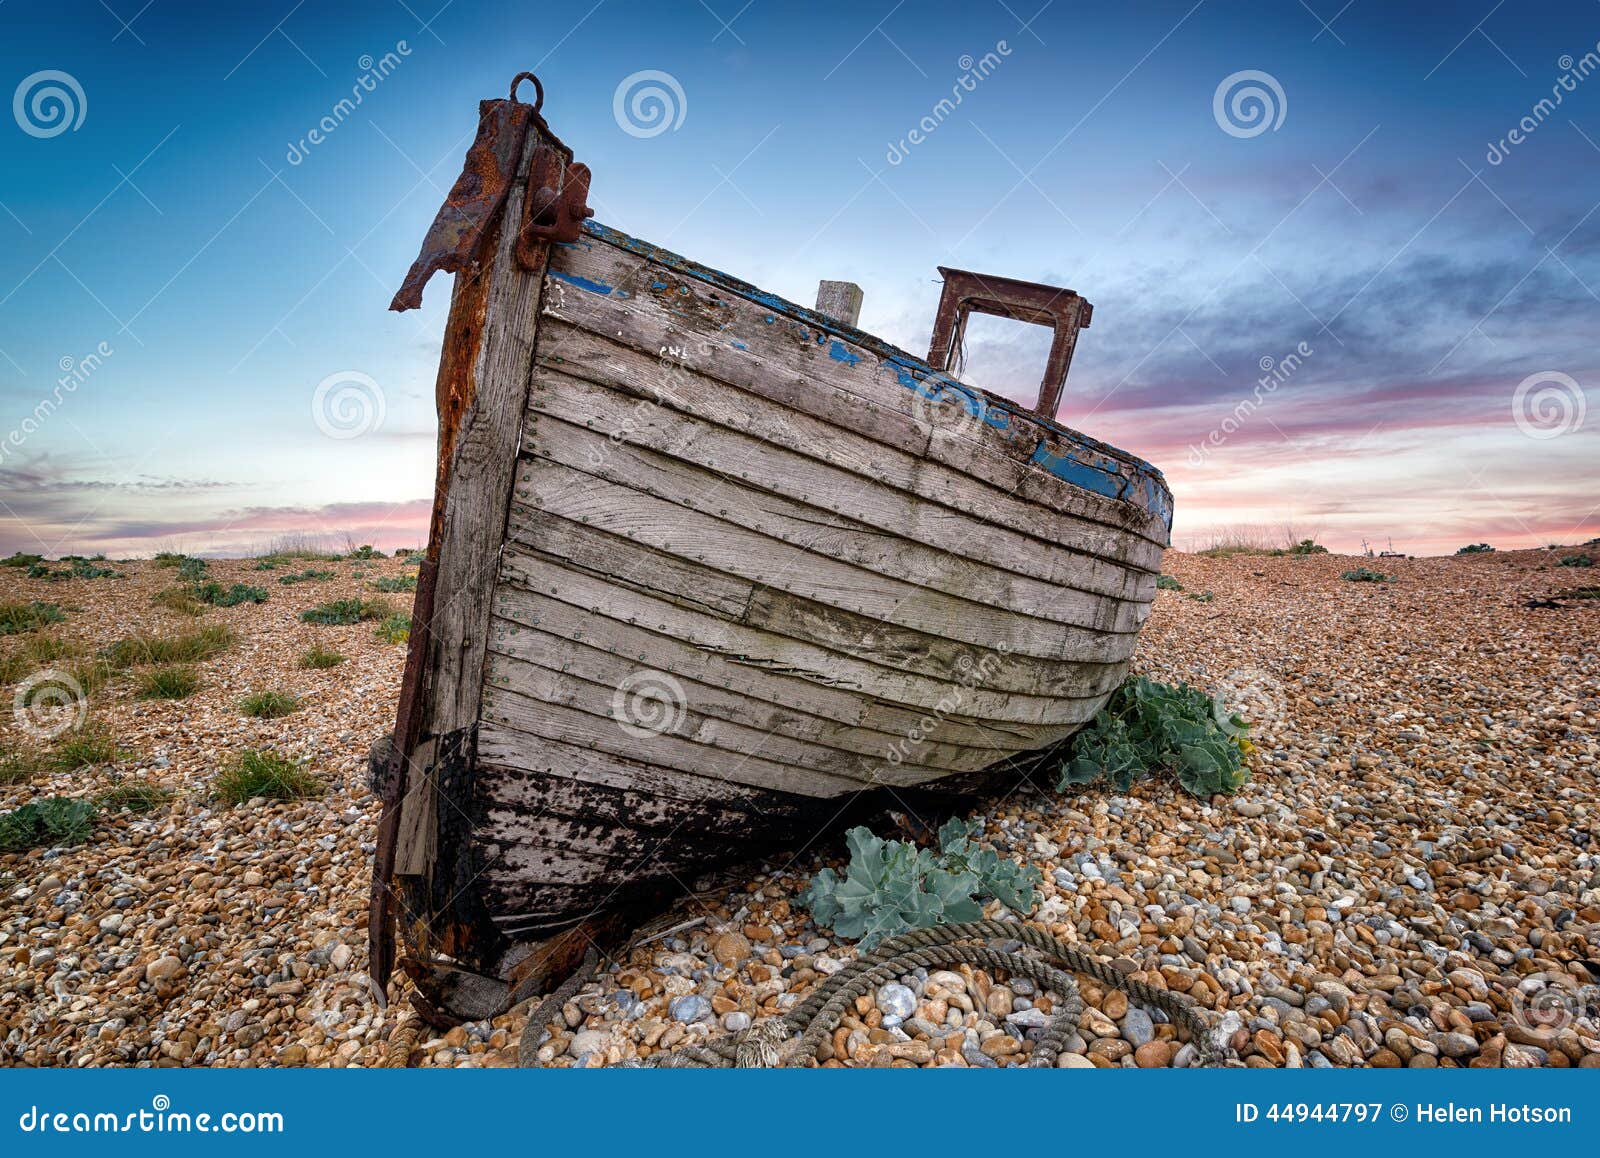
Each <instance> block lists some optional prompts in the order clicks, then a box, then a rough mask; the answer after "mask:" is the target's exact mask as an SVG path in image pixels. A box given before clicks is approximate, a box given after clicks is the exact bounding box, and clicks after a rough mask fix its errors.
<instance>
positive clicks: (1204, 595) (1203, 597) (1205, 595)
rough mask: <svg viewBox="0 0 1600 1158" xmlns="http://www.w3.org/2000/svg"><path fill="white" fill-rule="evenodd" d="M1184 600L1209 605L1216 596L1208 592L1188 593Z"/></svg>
mask: <svg viewBox="0 0 1600 1158" xmlns="http://www.w3.org/2000/svg"><path fill="white" fill-rule="evenodd" d="M1184 598H1186V599H1193V600H1194V601H1195V602H1196V603H1210V602H1211V601H1212V600H1213V599H1215V598H1216V596H1215V595H1213V594H1212V593H1211V592H1209V591H1189V592H1186V593H1185V595H1184Z"/></svg>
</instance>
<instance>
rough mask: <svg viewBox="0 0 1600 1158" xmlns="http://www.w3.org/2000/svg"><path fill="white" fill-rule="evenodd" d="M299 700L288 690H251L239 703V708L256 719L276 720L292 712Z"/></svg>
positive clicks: (297, 706)
mask: <svg viewBox="0 0 1600 1158" xmlns="http://www.w3.org/2000/svg"><path fill="white" fill-rule="evenodd" d="M299 706H300V701H299V699H298V698H296V697H295V696H294V695H293V694H291V693H289V692H275V691H259V692H251V693H250V694H249V695H248V696H246V697H245V698H244V699H243V700H242V701H240V703H239V710H240V711H241V712H243V713H244V714H245V715H247V716H249V717H251V718H252V719H257V720H278V719H282V718H283V717H284V716H287V715H289V714H290V713H292V712H294V711H295V710H296V709H297V708H299Z"/></svg>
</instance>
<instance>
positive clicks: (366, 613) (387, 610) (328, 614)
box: [300, 599, 394, 626]
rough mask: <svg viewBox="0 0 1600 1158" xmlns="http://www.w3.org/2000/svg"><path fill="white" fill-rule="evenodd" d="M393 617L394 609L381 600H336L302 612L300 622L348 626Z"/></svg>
mask: <svg viewBox="0 0 1600 1158" xmlns="http://www.w3.org/2000/svg"><path fill="white" fill-rule="evenodd" d="M392 615H394V608H393V607H390V606H389V605H388V604H387V603H385V602H384V601H383V600H381V599H335V600H333V601H332V602H330V603H319V604H318V605H317V606H315V607H311V608H308V609H306V610H305V611H302V612H301V613H300V622H301V623H321V624H328V625H334V626H347V625H349V624H352V623H360V622H361V621H362V620H367V619H387V618H389V617H390V616H392Z"/></svg>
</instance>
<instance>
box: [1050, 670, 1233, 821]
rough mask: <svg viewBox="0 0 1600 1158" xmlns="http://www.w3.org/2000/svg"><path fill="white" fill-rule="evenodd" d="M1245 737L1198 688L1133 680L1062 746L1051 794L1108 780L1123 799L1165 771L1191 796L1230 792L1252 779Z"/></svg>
mask: <svg viewBox="0 0 1600 1158" xmlns="http://www.w3.org/2000/svg"><path fill="white" fill-rule="evenodd" d="M1248 731H1249V725H1248V724H1246V723H1245V721H1244V720H1243V719H1241V718H1240V717H1239V716H1237V715H1232V714H1225V713H1224V710H1223V709H1222V708H1221V707H1220V706H1219V705H1218V704H1217V702H1216V701H1215V700H1213V699H1212V698H1211V697H1210V696H1208V695H1207V694H1206V693H1205V692H1203V691H1201V690H1200V689H1198V688H1194V687H1190V686H1189V685H1188V684H1184V683H1179V684H1165V683H1160V682H1158V681H1156V680H1151V679H1146V678H1145V677H1144V676H1135V677H1134V678H1133V679H1130V680H1128V681H1127V682H1126V683H1124V684H1123V685H1122V686H1121V687H1120V688H1118V689H1117V690H1116V692H1115V693H1114V694H1113V695H1112V697H1111V699H1110V700H1109V701H1108V702H1107V703H1106V706H1105V707H1104V708H1103V709H1101V711H1100V712H1099V714H1098V715H1096V716H1095V718H1094V719H1093V720H1092V721H1091V722H1090V723H1089V725H1088V726H1087V727H1086V728H1084V729H1083V730H1082V731H1080V732H1079V733H1077V735H1075V736H1073V737H1072V739H1071V740H1069V741H1068V742H1067V745H1066V752H1065V756H1064V758H1063V759H1062V762H1061V766H1060V768H1059V775H1058V780H1057V784H1056V788H1057V789H1058V790H1060V791H1065V790H1066V789H1067V788H1070V787H1079V786H1082V785H1087V784H1095V783H1098V782H1101V781H1109V782H1110V783H1111V784H1112V786H1113V787H1115V788H1116V790H1117V791H1119V792H1126V791H1127V790H1128V789H1129V788H1131V787H1132V786H1133V783H1134V781H1135V780H1142V779H1144V778H1145V777H1147V776H1150V775H1152V774H1153V773H1156V772H1165V773H1169V774H1171V775H1172V776H1173V777H1175V778H1176V779H1177V781H1178V783H1179V784H1181V785H1182V786H1183V787H1184V788H1185V789H1186V790H1187V791H1189V792H1190V793H1192V794H1193V795H1195V796H1200V797H1205V796H1210V795H1211V794H1212V793H1215V792H1236V791H1238V790H1239V788H1241V787H1242V786H1243V785H1244V783H1245V782H1246V781H1247V780H1249V778H1250V773H1249V770H1248V769H1247V768H1246V767H1245V765H1244V757H1245V756H1246V755H1247V754H1248V753H1249V752H1250V751H1252V750H1253V749H1252V746H1251V744H1250V741H1249V739H1248V737H1247V732H1248Z"/></svg>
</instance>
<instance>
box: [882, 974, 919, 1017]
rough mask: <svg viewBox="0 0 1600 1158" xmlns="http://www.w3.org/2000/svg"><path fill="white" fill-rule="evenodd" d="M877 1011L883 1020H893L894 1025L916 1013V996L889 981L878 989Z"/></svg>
mask: <svg viewBox="0 0 1600 1158" xmlns="http://www.w3.org/2000/svg"><path fill="white" fill-rule="evenodd" d="M877 1002H878V1009H879V1011H881V1012H882V1013H883V1016H884V1018H885V1019H886V1020H887V1019H888V1018H891V1017H892V1018H894V1019H895V1022H896V1024H899V1023H900V1022H902V1021H904V1020H905V1019H906V1018H908V1017H910V1016H911V1015H912V1014H914V1013H915V1012H916V1011H917V995H916V994H915V993H913V992H912V991H911V990H910V989H908V988H907V987H906V986H904V985H901V984H899V983H898V982H893V981H891V982H890V983H889V984H887V985H881V986H879V987H878V993H877Z"/></svg>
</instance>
